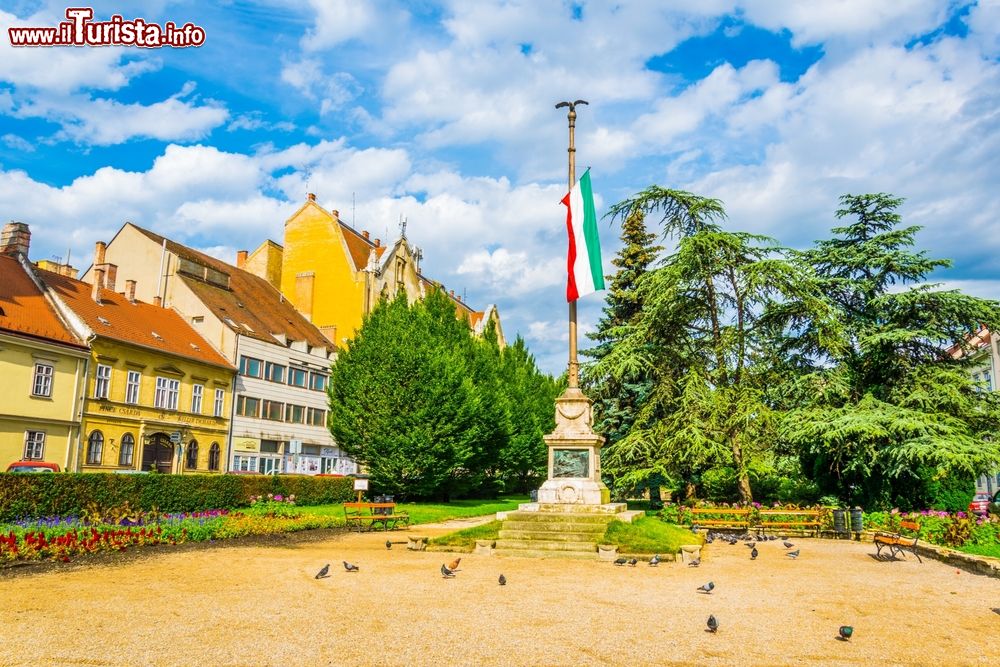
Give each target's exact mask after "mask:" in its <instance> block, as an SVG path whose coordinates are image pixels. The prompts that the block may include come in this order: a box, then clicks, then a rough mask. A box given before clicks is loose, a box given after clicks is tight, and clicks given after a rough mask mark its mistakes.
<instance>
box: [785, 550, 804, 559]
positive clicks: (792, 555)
mask: <svg viewBox="0 0 1000 667" xmlns="http://www.w3.org/2000/svg"><path fill="white" fill-rule="evenodd" d="M800 551H801V549H796V550H795V551H789V552H788V553H786V554H785V555H786V556H788V557H789V558H791V559H792V560H795V559H796V558H798V557H799V552H800Z"/></svg>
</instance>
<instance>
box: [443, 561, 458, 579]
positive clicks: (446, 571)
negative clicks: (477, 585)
mask: <svg viewBox="0 0 1000 667" xmlns="http://www.w3.org/2000/svg"><path fill="white" fill-rule="evenodd" d="M441 576H442V577H444V578H445V579H454V578H455V573H454V572H452V571H451V570H449V569H448V566H447V565H445V564H444V563H442V564H441Z"/></svg>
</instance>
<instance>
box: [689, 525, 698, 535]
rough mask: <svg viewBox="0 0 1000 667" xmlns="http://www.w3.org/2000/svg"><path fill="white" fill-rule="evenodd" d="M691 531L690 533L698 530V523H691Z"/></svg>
mask: <svg viewBox="0 0 1000 667" xmlns="http://www.w3.org/2000/svg"><path fill="white" fill-rule="evenodd" d="M691 532H692V533H697V532H698V524H696V523H694V524H691Z"/></svg>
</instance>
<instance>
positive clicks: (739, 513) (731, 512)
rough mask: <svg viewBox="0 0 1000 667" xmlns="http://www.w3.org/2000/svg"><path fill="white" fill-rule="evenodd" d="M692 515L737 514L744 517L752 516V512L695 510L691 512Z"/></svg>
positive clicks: (723, 509)
mask: <svg viewBox="0 0 1000 667" xmlns="http://www.w3.org/2000/svg"><path fill="white" fill-rule="evenodd" d="M691 513H692V514H736V515H744V514H750V510H740V509H725V508H718V509H700V508H699V509H693V510H691Z"/></svg>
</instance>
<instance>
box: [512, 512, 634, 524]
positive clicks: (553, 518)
mask: <svg viewBox="0 0 1000 667" xmlns="http://www.w3.org/2000/svg"><path fill="white" fill-rule="evenodd" d="M615 518H616V517H615V515H613V514H575V513H571V512H508V513H507V521H539V522H543V523H565V522H571V523H597V524H602V525H606V524H609V523H611V522H612V521H614V520H615Z"/></svg>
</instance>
